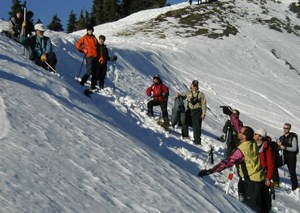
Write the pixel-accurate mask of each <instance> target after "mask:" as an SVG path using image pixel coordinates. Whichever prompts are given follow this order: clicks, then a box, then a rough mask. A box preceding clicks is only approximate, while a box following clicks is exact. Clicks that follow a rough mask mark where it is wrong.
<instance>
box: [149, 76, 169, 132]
mask: <svg viewBox="0 0 300 213" xmlns="http://www.w3.org/2000/svg"><path fill="white" fill-rule="evenodd" d="M146 94H147V96H149V97H150V96H151V97H152V100H150V101H149V102H148V103H147V108H148V113H147V115H148V116H150V117H153V107H154V106H160V108H161V111H162V117H163V120H164V123H163V125H162V126H163V127H169V115H168V97H169V88H168V87H167V86H166V85H165V84H163V83H162V80H161V79H160V76H159V75H158V74H156V75H154V76H153V84H152V85H151V86H150V87H148V88H147V89H146Z"/></svg>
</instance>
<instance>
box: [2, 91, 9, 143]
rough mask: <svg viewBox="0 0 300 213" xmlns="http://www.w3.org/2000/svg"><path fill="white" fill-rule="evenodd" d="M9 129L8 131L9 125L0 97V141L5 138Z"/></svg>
mask: <svg viewBox="0 0 300 213" xmlns="http://www.w3.org/2000/svg"><path fill="white" fill-rule="evenodd" d="M0 92H1V90H0ZM9 129H10V125H9V120H8V119H7V117H6V112H5V103H4V100H3V99H2V97H0V139H1V138H3V137H5V135H6V134H7V132H8V131H9Z"/></svg>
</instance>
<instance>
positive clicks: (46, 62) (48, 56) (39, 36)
mask: <svg viewBox="0 0 300 213" xmlns="http://www.w3.org/2000/svg"><path fill="white" fill-rule="evenodd" d="M25 27H26V25H25V24H23V25H22V30H21V35H20V43H21V44H23V45H24V46H25V47H26V48H27V50H28V51H29V54H30V55H29V59H30V60H32V61H34V62H35V63H36V64H37V65H39V66H41V67H43V68H44V69H48V70H49V71H52V69H51V68H50V67H49V66H51V67H52V68H53V69H54V70H55V66H56V63H57V59H56V55H55V53H54V52H53V50H52V43H51V40H50V38H49V37H47V36H44V32H45V28H44V25H43V24H36V25H35V26H34V29H35V35H33V36H30V37H28V38H26V37H25V34H24V32H25Z"/></svg>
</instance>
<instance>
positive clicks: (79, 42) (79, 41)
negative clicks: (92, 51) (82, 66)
mask: <svg viewBox="0 0 300 213" xmlns="http://www.w3.org/2000/svg"><path fill="white" fill-rule="evenodd" d="M83 40H84V37H81V38H80V39H79V40H78V41H77V42H76V44H75V48H76V49H77V50H78V51H79V52H83Z"/></svg>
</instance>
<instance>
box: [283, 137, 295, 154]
mask: <svg viewBox="0 0 300 213" xmlns="http://www.w3.org/2000/svg"><path fill="white" fill-rule="evenodd" d="M297 146H298V141H297V138H296V137H293V139H292V147H286V151H289V152H296V151H297Z"/></svg>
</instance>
